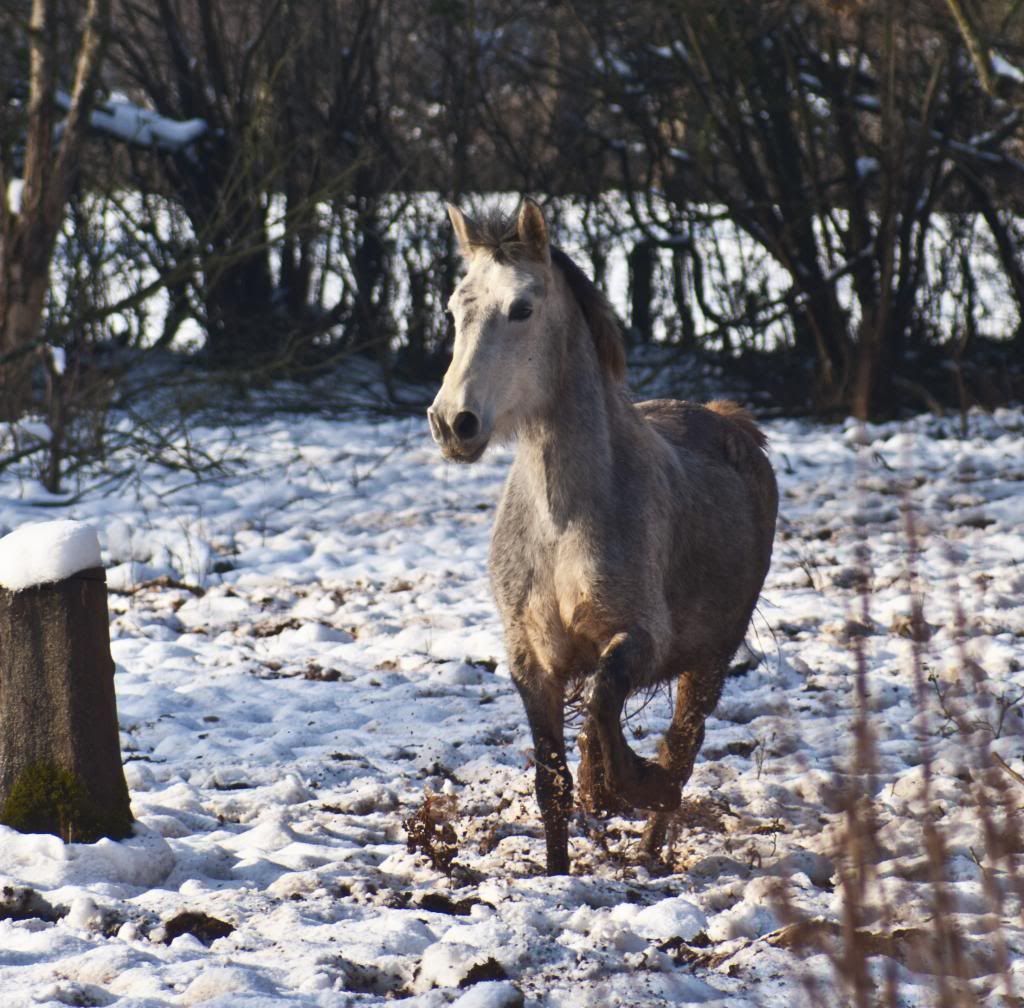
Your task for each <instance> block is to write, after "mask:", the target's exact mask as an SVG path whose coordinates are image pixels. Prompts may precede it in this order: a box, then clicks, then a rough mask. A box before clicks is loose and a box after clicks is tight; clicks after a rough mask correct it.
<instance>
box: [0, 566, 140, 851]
mask: <svg viewBox="0 0 1024 1008" xmlns="http://www.w3.org/2000/svg"><path fill="white" fill-rule="evenodd" d="M0 823H2V824H4V825H5V826H11V827H13V828H14V829H17V830H20V831H22V832H25V833H53V834H55V835H56V836H59V837H61V838H62V839H63V840H65V841H67V842H78V843H91V842H93V841H95V840H98V839H99V838H100V837H104V836H106V837H112V838H114V839H121V838H123V837H126V836H128V835H129V834H130V833H131V829H132V814H131V808H130V804H129V797H128V786H127V784H126V783H125V779H124V769H123V767H122V765H121V747H120V741H119V738H118V728H117V703H116V700H115V698H114V662H113V659H112V658H111V656H110V623H109V616H108V614H107V585H106V577H105V575H104V572H103V570H102V568H98V567H97V568H94V569H91V570H85V571H80V572H79V573H77V574H75V575H73V576H72V577H69V578H66V579H65V580H63V581H58V582H56V583H54V584H45V585H38V586H35V587H31V588H25V589H23V590H21V591H9V590H7V589H5V588H0Z"/></svg>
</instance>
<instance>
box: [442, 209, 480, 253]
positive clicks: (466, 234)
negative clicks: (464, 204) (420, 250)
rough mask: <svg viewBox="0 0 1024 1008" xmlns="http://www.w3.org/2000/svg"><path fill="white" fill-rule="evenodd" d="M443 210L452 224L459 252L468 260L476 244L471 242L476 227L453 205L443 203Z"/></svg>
mask: <svg viewBox="0 0 1024 1008" xmlns="http://www.w3.org/2000/svg"><path fill="white" fill-rule="evenodd" d="M445 209H446V210H447V211H448V219H449V220H450V221H451V222H452V229H453V230H454V231H455V237H456V239H457V240H458V243H459V251H460V252H461V253H462V256H463V258H465V259H468V258H470V256H472V254H473V247H474V245H476V244H477V243H476V242H475V241H474V240H473V234H474V232H475V231H476V225H474V223H473V221H472V220H470V219H469V218H468V217H467V216H466V215H465V214H464V213H463V212H462V211H461V210H460V209H459V208H458V207H457V206H455V204H454V203H445Z"/></svg>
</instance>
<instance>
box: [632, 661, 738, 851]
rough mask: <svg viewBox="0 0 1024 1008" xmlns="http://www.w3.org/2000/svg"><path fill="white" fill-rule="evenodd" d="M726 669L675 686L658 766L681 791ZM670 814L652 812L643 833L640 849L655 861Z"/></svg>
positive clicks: (684, 678) (691, 675)
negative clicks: (674, 699) (674, 700)
mask: <svg viewBox="0 0 1024 1008" xmlns="http://www.w3.org/2000/svg"><path fill="white" fill-rule="evenodd" d="M724 680H725V668H722V669H721V670H720V671H717V672H712V673H706V674H703V675H701V674H696V673H686V672H684V673H683V674H682V675H681V676H680V677H679V682H678V685H677V686H676V708H675V713H674V714H673V716H672V723H671V724H670V725H669V728H668V731H667V732H666V733H665V737H664V739H662V742H661V750H660V752H659V754H658V762H659V763H660V764H661V765H662V766H663V767H664V768H665V769H666V770H667V771H668V772H669V773H670V774H671V775H672V779H673V780H674V781H675V782H676V786H677V787H678V788H679V790H680V791H682V789H683V788H684V787H685V786H686V782H687V781H688V780H689V779H690V775H691V774H692V773H693V764H694V762H695V760H696V759H697V753H698V752H699V751H700V747H701V746H702V745H703V744H704V722H705V720H706V719H707V717H708V715H709V714H710V713H711V712H712V711H713V710H714V709H715V707H716V706H717V704H718V700H719V698H720V697H721V695H722V684H723V682H724ZM669 820H670V814H669V813H668V812H655V813H653V814H652V815H651V817H650V819H648V821H647V826H646V827H645V829H644V838H643V843H642V845H641V846H642V849H643V851H644V853H645V854H648V855H650V856H651V857H657V856H659V855H660V854H661V850H662V848H663V847H664V846H665V838H666V835H667V833H668V826H669Z"/></svg>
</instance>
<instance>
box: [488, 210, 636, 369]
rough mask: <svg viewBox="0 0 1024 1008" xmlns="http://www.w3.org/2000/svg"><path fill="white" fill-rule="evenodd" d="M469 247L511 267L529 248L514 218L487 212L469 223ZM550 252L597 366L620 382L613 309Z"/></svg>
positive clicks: (621, 358) (621, 348) (568, 262)
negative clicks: (583, 324)
mask: <svg viewBox="0 0 1024 1008" xmlns="http://www.w3.org/2000/svg"><path fill="white" fill-rule="evenodd" d="M470 247H471V248H474V249H477V248H479V249H483V250H485V251H487V252H488V253H490V255H492V256H493V257H494V258H495V260H497V261H498V262H500V263H509V264H511V263H516V262H520V261H522V260H524V259H529V258H531V255H530V250H529V248H528V247H527V245H526V244H525V243H524V242H522V241H520V239H519V232H518V229H517V227H516V217H515V215H512V216H507V215H505V214H503V213H501V211H491V212H490V213H488V214H486V215H484V216H482V217H481V218H480V219H479V220H475V221H474V222H473V227H472V229H471V230H470ZM550 249H551V262H552V263H553V264H554V265H555V266H557V267H558V269H559V270H560V271H561V273H562V276H564V277H565V282H566V283H567V284H568V285H569V290H570V291H571V292H572V295H573V297H574V298H575V299H576V303H577V304H578V305H579V307H580V311H581V312H582V313H583V318H584V320H585V321H586V323H587V328H589V329H590V335H591V338H592V339H593V341H594V348H595V349H596V350H597V359H598V361H599V362H600V364H601V367H602V368H603V369H604V370H605V371H607V372H608V373H609V374H610V375H611V376H612V377H613V378H616V379H618V380H621V379H622V378H623V377H625V374H626V348H625V345H624V344H623V341H622V326H621V325H620V324H619V320H618V318H617V317H616V315H615V309H614V308H612V306H611V304H609V302H608V298H606V297H605V296H604V294H602V293H601V291H600V290H598V288H597V286H596V285H595V284H594V282H593V281H592V280H591V279H590V277H588V276H587V275H586V273H584V272H583V270H581V269H580V268H579V266H577V265H576V263H575V262H573V260H572V259H571V258H570V257H569V256H568V255H567V254H566V253H565V252H563V251H562V250H561V249H560V248H557V247H556V246H554V245H552V246H550Z"/></svg>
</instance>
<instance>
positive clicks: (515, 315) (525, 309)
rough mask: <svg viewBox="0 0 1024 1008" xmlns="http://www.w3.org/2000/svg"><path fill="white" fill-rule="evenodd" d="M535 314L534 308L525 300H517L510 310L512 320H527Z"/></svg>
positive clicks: (509, 314)
mask: <svg viewBox="0 0 1024 1008" xmlns="http://www.w3.org/2000/svg"><path fill="white" fill-rule="evenodd" d="M532 314H533V308H532V307H531V306H530V305H529V304H527V302H525V301H515V302H513V304H512V307H511V308H509V310H508V320H509V321H510V322H525V321H526V320H527V319H528V318H529V317H530V316H531V315H532Z"/></svg>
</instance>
